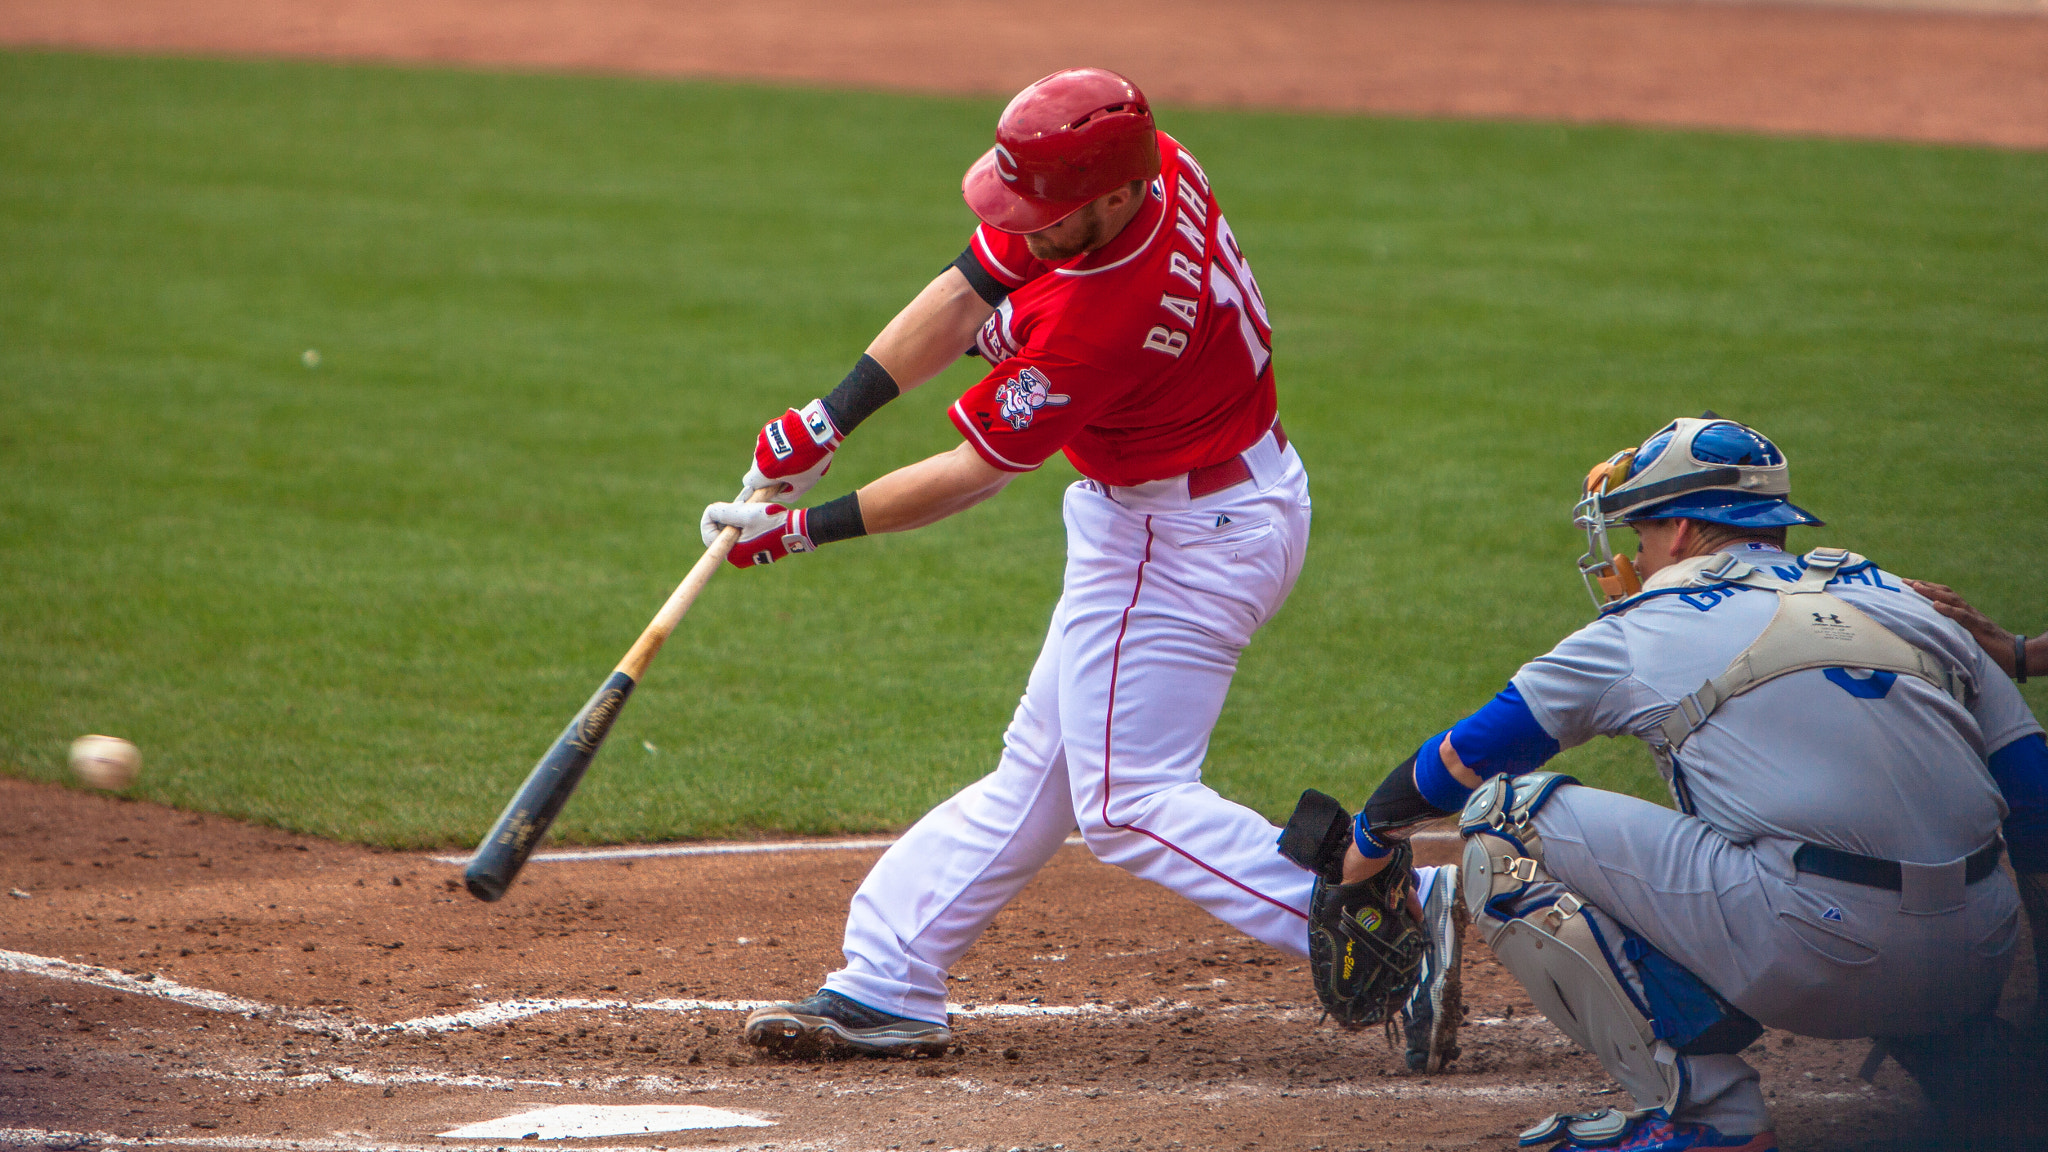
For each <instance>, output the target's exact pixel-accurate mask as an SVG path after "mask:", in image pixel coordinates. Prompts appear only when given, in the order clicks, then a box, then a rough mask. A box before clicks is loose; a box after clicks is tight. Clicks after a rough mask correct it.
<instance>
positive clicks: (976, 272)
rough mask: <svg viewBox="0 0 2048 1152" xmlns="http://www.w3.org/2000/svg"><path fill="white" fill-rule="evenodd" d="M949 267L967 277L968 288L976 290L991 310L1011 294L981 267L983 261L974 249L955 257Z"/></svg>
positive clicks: (1000, 282) (1001, 283)
mask: <svg viewBox="0 0 2048 1152" xmlns="http://www.w3.org/2000/svg"><path fill="white" fill-rule="evenodd" d="M948 267H952V268H958V269H959V270H960V274H961V275H962V276H965V277H967V286H968V287H970V288H972V289H974V294H975V295H976V296H979V297H981V302H982V303H984V304H986V305H988V306H989V307H991V308H993V307H995V306H996V305H998V304H1001V303H1002V302H1003V298H1004V297H1005V296H1008V295H1009V294H1010V290H1009V289H1008V288H1005V287H1003V282H1002V281H1000V280H998V279H996V278H995V277H994V276H991V275H989V272H988V269H986V268H984V267H982V266H981V261H980V260H979V259H977V258H976V257H975V255H974V249H972V248H968V249H965V250H964V251H962V252H961V253H960V255H958V256H956V257H954V259H953V263H952V264H950V265H948Z"/></svg>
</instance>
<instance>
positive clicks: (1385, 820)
mask: <svg viewBox="0 0 2048 1152" xmlns="http://www.w3.org/2000/svg"><path fill="white" fill-rule="evenodd" d="M1364 815H1365V820H1366V827H1368V828H1370V829H1372V830H1373V831H1374V832H1379V831H1381V830H1383V829H1391V828H1406V827H1408V826H1409V825H1411V824H1421V823H1423V822H1425V821H1429V820H1435V819H1438V818H1439V817H1443V816H1448V815H1450V813H1449V812H1446V811H1445V810H1443V809H1442V808H1439V807H1437V806H1436V805H1434V804H1431V803H1430V802H1429V800H1428V798H1427V797H1425V796H1423V794H1422V790H1421V789H1420V788H1417V787H1416V786H1415V757H1413V756H1410V757H1408V758H1407V759H1406V760H1403V761H1401V766H1400V767H1399V768H1396V769H1394V770H1393V771H1392V772H1390V773H1388V774H1387V778H1386V779H1385V780H1382V781H1380V786H1379V789H1378V790H1377V791H1375V792H1374V793H1373V794H1372V799H1370V800H1367V801H1366V802H1365V813H1364Z"/></svg>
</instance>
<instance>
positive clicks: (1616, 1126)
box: [1520, 1108, 1778, 1152]
mask: <svg viewBox="0 0 2048 1152" xmlns="http://www.w3.org/2000/svg"><path fill="white" fill-rule="evenodd" d="M1559 1136H1563V1137H1564V1138H1565V1139H1564V1142H1563V1143H1561V1144H1558V1145H1556V1146H1555V1147H1553V1148H1552V1149H1551V1150H1550V1152H1778V1134H1777V1133H1776V1132H1773V1131H1768V1130H1766V1131H1763V1132H1759V1133H1757V1134H1756V1135H1754V1136H1729V1135H1726V1134H1724V1133H1723V1132H1722V1131H1721V1130H1720V1129H1718V1128H1716V1127H1714V1126H1713V1125H1712V1124H1685V1123H1673V1122H1672V1121H1670V1120H1665V1119H1661V1118H1659V1117H1655V1116H1634V1115H1633V1114H1631V1113H1627V1112H1620V1111H1616V1110H1615V1109H1612V1108H1603V1109H1601V1110H1600V1111H1598V1112H1585V1113H1580V1114H1578V1115H1565V1114H1563V1113H1559V1114H1556V1115H1553V1116H1549V1117H1546V1118H1545V1119H1544V1120H1543V1121H1542V1122H1541V1123H1539V1124H1537V1125H1536V1126H1535V1127H1534V1128H1531V1129H1529V1131H1527V1132H1524V1133H1522V1137H1521V1140H1520V1143H1521V1144H1522V1146H1523V1147H1525V1148H1526V1147H1531V1146H1533V1145H1536V1144H1544V1143H1548V1142H1549V1141H1550V1140H1553V1139H1555V1138H1557V1137H1559Z"/></svg>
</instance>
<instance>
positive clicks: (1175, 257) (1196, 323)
mask: <svg viewBox="0 0 2048 1152" xmlns="http://www.w3.org/2000/svg"><path fill="white" fill-rule="evenodd" d="M1180 163H1181V171H1180V172H1178V173H1176V174H1175V176H1174V182H1173V183H1174V195H1173V201H1172V207H1173V213H1174V216H1173V230H1174V234H1175V237H1176V239H1175V242H1174V246H1173V250H1172V251H1170V252H1168V253H1167V257H1166V260H1167V264H1166V271H1167V274H1168V276H1170V277H1173V278H1177V279H1179V280H1181V281H1183V282H1185V283H1186V285H1187V294H1186V295H1181V294H1179V293H1178V292H1162V293H1160V296H1159V307H1160V308H1161V309H1163V310H1165V311H1166V313H1167V314H1168V316H1169V317H1170V319H1169V321H1168V322H1167V323H1165V324H1155V325H1153V326H1152V328H1151V330H1150V331H1148V332H1146V333H1145V340H1144V347H1145V350H1146V351H1148V352H1164V353H1166V354H1167V355H1169V356H1172V357H1175V358H1176V359H1177V358H1179V356H1180V354H1181V353H1183V352H1185V351H1187V349H1188V343H1189V341H1191V340H1192V339H1194V333H1195V332H1196V330H1197V329H1198V328H1199V327H1200V322H1201V307H1202V305H1201V301H1202V295H1203V289H1204V288H1205V287H1206V288H1207V290H1208V295H1209V297H1210V299H1212V300H1214V301H1215V302H1216V303H1217V304H1220V305H1222V306H1223V307H1225V308H1230V309H1234V310H1235V311H1236V312H1237V323H1238V329H1239V331H1240V332H1241V334H1242V335H1243V336H1244V342H1245V348H1246V350H1247V351H1249V352H1250V353H1251V358H1252V374H1253V375H1255V376H1257V375H1263V374H1264V373H1265V371H1266V364H1267V363H1268V362H1269V361H1271V360H1272V358H1273V353H1272V347H1271V340H1270V337H1268V336H1267V335H1266V333H1267V332H1270V331H1272V321H1271V320H1269V319H1268V318H1267V316H1266V299H1265V297H1264V296H1263V295H1261V294H1260V293H1259V283H1258V281H1257V280H1255V279H1253V278H1252V269H1251V265H1250V264H1249V263H1247V262H1246V261H1245V258H1244V253H1243V252H1241V251H1239V249H1238V246H1237V238H1236V237H1235V236H1233V235H1231V232H1230V225H1229V223H1228V222H1226V221H1225V220H1224V219H1223V214H1222V213H1221V212H1218V213H1217V214H1216V232H1215V235H1216V256H1217V257H1218V259H1217V260H1215V261H1211V260H1210V259H1209V204H1210V201H1209V177H1208V175H1207V174H1206V173H1204V172H1203V171H1202V166H1201V165H1200V164H1197V163H1195V158H1194V157H1193V156H1191V155H1189V154H1188V153H1187V151H1186V150H1182V151H1181V153H1180ZM1191 177H1192V179H1191ZM1205 272H1206V273H1207V275H1206V276H1205V275H1204V273H1205ZM1176 287H1178V286H1177V285H1176ZM1254 315H1256V317H1257V319H1256V320H1254V319H1253V316H1254Z"/></svg>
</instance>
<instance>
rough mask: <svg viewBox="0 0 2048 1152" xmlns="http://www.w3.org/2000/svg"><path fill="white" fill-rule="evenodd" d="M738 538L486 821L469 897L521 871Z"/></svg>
mask: <svg viewBox="0 0 2048 1152" xmlns="http://www.w3.org/2000/svg"><path fill="white" fill-rule="evenodd" d="M774 498H775V497H774V496H772V495H770V494H769V492H768V490H767V489H765V488H762V489H756V490H755V492H754V494H753V495H752V496H751V497H749V498H748V501H747V502H748V503H749V504H765V503H767V502H768V501H770V500H773V499H774ZM739 538H740V530H739V529H738V528H737V527H734V526H732V525H727V526H726V527H725V529H724V530H723V531H721V532H719V534H718V536H717V538H716V539H714V540H712V541H711V546H710V547H708V548H706V549H704V555H703V556H702V557H700V558H699V559H698V561H697V563H696V564H695V565H693V566H692V567H691V568H690V574H689V575H687V576H685V577H683V582H682V583H681V584H678V585H676V590H675V591H674V592H671V593H669V597H668V602H667V603H665V604H663V605H662V606H661V611H659V612H656V613H655V614H654V619H653V621H652V622H650V623H649V624H648V625H647V628H646V630H645V631H643V632H641V633H640V639H638V640H635V641H634V642H633V647H632V648H630V649H629V650H627V652H626V658H625V659H623V660H621V661H619V665H618V667H616V668H614V669H612V674H611V675H610V676H607V677H605V681H604V683H603V684H602V685H599V687H598V689H597V694H596V695H595V696H592V697H591V698H590V702H589V703H587V704H585V705H584V706H583V710H582V711H580V712H578V713H576V718H575V719H574V720H571V721H569V726H568V727H567V728H565V729H563V730H562V735H561V736H560V738H558V739H557V740H556V741H555V746H554V747H552V748H550V749H548V752H547V755H545V756H542V757H541V758H540V763H538V764H535V765H534V766H533V771H532V772H529V773H527V776H526V783H524V784H521V785H520V786H519V791H518V792H516V793H514V794H513V796H512V802H511V803H510V804H507V805H506V806H505V811H504V813H503V814H502V815H500V816H499V817H498V822H497V823H496V824H494V825H492V826H491V831H490V834H489V835H487V836H485V837H484V838H483V842H482V843H480V844H478V845H477V846H476V854H475V855H474V856H471V857H470V860H469V867H468V868H467V869H465V870H464V871H463V873H462V879H463V881H464V882H465V883H466V884H468V885H469V894H470V895H472V896H474V897H476V898H477V899H479V900H483V901H492V900H496V899H497V898H498V897H500V896H503V895H504V894H505V890H506V889H507V888H510V887H511V886H512V881H513V879H514V878H515V877H517V876H518V875H519V869H520V868H522V867H524V866H525V864H526V858H527V857H528V856H530V855H532V854H533V850H534V848H535V847H536V846H537V845H539V843H540V841H541V837H543V836H545V835H546V834H547V830H548V826H549V825H550V824H553V823H554V822H555V816H556V814H557V813H559V812H561V810H562V805H564V804H566V803H568V801H569V795H570V793H572V792H574V791H576V785H578V784H580V783H582V781H583V773H584V771H585V770H586V769H588V768H589V767H590V761H591V758H592V757H594V756H596V755H597V750H598V749H599V748H602V747H603V746H604V738H605V737H606V736H608V735H610V734H611V730H612V722H613V721H615V720H617V719H618V718H619V713H620V711H622V710H623V709H624V708H625V707H626V699H627V698H628V697H630V696H631V695H632V694H633V688H634V686H635V685H637V684H638V683H639V682H640V677H641V675H642V674H643V673H645V672H646V671H647V665H648V664H650V663H652V662H653V661H654V654H655V653H657V652H659V651H661V646H662V644H663V642H665V641H666V640H667V639H668V637H669V633H671V632H674V631H675V630H676V625H677V623H679V622H680V621H681V620H682V618H683V613H685V612H688V611H689V610H690V605H692V604H694V603H696V601H697V594H698V593H700V592H702V591H704V586H705V585H706V584H709V583H710V582H711V574H712V573H714V572H716V571H718V566H719V565H720V564H723V563H725V557H726V553H728V552H731V551H732V546H733V543H734V541H737V540H738V539H739Z"/></svg>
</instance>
